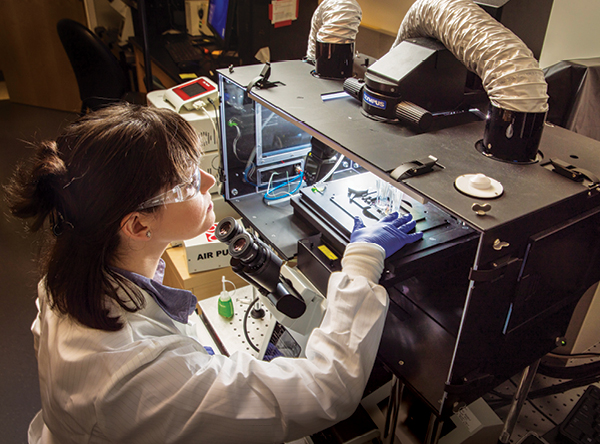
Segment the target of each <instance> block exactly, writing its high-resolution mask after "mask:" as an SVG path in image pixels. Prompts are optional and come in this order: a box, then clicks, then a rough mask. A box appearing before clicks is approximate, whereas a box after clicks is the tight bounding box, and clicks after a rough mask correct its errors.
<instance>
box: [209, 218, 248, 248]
mask: <svg viewBox="0 0 600 444" xmlns="http://www.w3.org/2000/svg"><path fill="white" fill-rule="evenodd" d="M244 232H245V230H244V227H242V226H241V225H240V224H239V223H238V221H237V220H235V219H234V218H233V217H230V216H228V217H226V218H224V219H223V220H221V222H219V223H218V224H217V228H216V229H215V236H216V237H217V239H218V240H219V241H220V242H223V243H225V244H228V243H230V242H231V240H232V239H233V238H234V237H236V236H237V235H238V234H241V233H244Z"/></svg>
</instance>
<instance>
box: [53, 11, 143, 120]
mask: <svg viewBox="0 0 600 444" xmlns="http://www.w3.org/2000/svg"><path fill="white" fill-rule="evenodd" d="M56 29H57V31H58V36H59V37H60V41H61V42H62V45H63V47H64V49H65V52H66V53H67V56H68V57H69V61H70V62H71V66H72V68H73V71H74V72H75V77H76V78H77V85H78V87H79V96H80V97H81V101H82V104H81V114H85V113H86V112H87V111H88V110H92V111H93V110H97V109H99V108H102V107H103V106H106V105H109V104H111V103H115V102H120V101H127V102H132V103H139V104H145V103H146V101H145V97H144V96H143V94H141V93H134V92H132V91H130V86H129V82H128V80H127V76H126V75H125V71H124V70H123V68H122V67H121V64H120V63H119V61H118V60H117V58H116V57H115V56H114V54H113V53H112V52H111V51H110V49H109V48H108V46H107V45H106V44H105V43H104V42H103V41H102V40H100V38H99V37H98V36H96V34H94V33H93V32H92V31H90V30H89V29H88V28H86V27H85V26H83V25H82V24H81V23H79V22H76V21H74V20H70V19H62V20H59V22H58V23H57V25H56Z"/></svg>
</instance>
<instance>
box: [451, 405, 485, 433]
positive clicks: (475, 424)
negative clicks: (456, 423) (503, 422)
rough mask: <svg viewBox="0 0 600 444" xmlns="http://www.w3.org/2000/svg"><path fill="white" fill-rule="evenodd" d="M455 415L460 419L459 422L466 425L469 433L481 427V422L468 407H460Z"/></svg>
mask: <svg viewBox="0 0 600 444" xmlns="http://www.w3.org/2000/svg"><path fill="white" fill-rule="evenodd" d="M456 416H458V418H459V419H460V420H461V422H462V423H463V424H464V425H465V426H466V427H467V430H468V431H469V433H473V432H474V431H475V430H477V429H478V428H479V427H481V422H480V421H479V419H477V417H476V416H475V415H474V414H473V412H472V411H471V409H470V408H469V407H464V408H462V409H460V410H459V411H458V412H457V413H456Z"/></svg>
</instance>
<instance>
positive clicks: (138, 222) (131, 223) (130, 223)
mask: <svg viewBox="0 0 600 444" xmlns="http://www.w3.org/2000/svg"><path fill="white" fill-rule="evenodd" d="M121 233H123V234H124V235H125V236H127V237H128V238H130V239H133V240H137V241H147V240H149V239H150V237H151V236H150V235H149V233H150V227H149V225H148V217H147V216H146V215H145V214H142V213H139V212H137V211H136V212H133V213H130V214H128V215H127V216H125V217H124V218H123V220H122V221H121Z"/></svg>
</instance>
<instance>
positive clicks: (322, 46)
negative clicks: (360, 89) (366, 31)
mask: <svg viewBox="0 0 600 444" xmlns="http://www.w3.org/2000/svg"><path fill="white" fill-rule="evenodd" d="M361 18H362V10H361V9H360V6H359V4H358V3H357V2H356V0H324V1H323V2H322V3H321V4H320V5H319V6H318V7H317V9H316V10H315V12H314V14H313V17H312V22H311V30H310V35H309V37H308V48H307V51H306V59H307V60H309V61H311V62H313V63H314V64H315V66H316V69H315V71H316V73H317V74H318V75H320V76H322V77H335V78H345V77H350V76H351V75H352V62H353V59H354V40H355V39H356V34H357V33H358V26H359V25H360V21H361Z"/></svg>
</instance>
